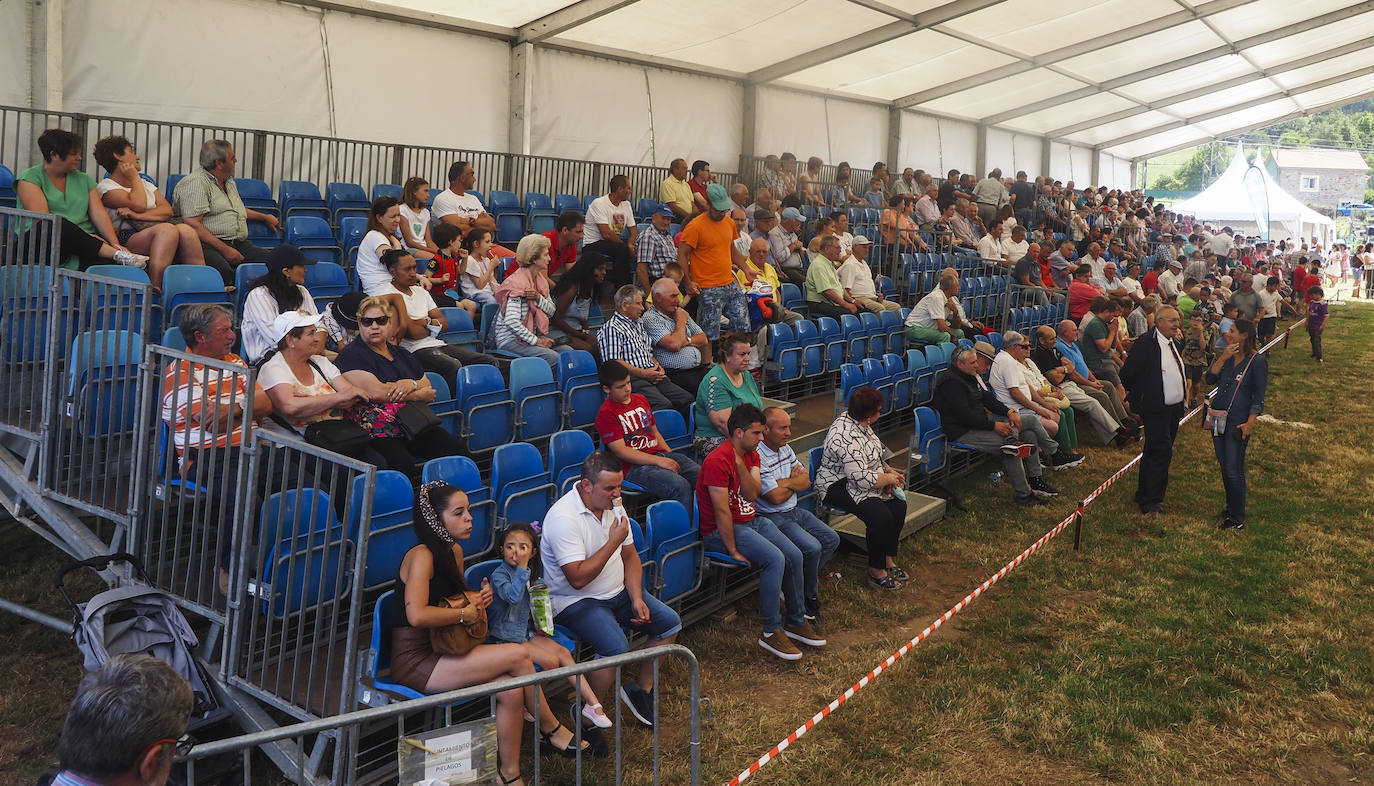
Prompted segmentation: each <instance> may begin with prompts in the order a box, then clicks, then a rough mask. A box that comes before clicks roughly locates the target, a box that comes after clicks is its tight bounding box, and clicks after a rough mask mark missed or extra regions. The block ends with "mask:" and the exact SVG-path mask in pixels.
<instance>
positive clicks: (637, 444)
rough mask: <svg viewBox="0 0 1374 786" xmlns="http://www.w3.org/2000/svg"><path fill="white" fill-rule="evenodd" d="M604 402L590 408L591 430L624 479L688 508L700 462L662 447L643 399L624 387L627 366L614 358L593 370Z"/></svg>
mask: <svg viewBox="0 0 1374 786" xmlns="http://www.w3.org/2000/svg"><path fill="white" fill-rule="evenodd" d="M597 375H598V377H599V378H600V381H601V389H602V390H603V391H605V392H606V401H605V402H604V403H603V404H602V405H601V410H600V411H599V412H597V413H596V433H597V435H598V436H599V437H600V438H601V444H602V445H603V446H605V448H606V450H607V451H609V452H610V453H611V455H613V456H615V457H616V458H618V459H620V464H621V472H624V473H625V482H626V483H629V484H632V485H635V486H638V487H639V488H642V489H644V490H645V491H646V492H648V493H650V494H652V495H654V496H655V497H658V498H659V499H675V500H677V501H678V502H680V503H682V507H684V508H686V509H687V511H688V512H689V513H690V512H691V510H692V493H693V490H694V489H695V488H696V485H697V473H698V471H699V470H700V467H699V466H698V465H697V463H696V461H694V460H693V459H692V458H691V457H690V456H687V455H686V454H683V453H675V452H673V451H670V450H668V443H667V442H666V441H664V439H663V435H662V434H661V433H659V430H658V425H657V422H656V421H655V420H654V412H653V410H652V409H650V407H649V400H648V399H646V398H644V396H642V395H640V394H638V393H634V392H632V391H631V390H630V371H629V369H627V368H625V365H624V364H623V363H621V362H620V361H618V360H608V361H606V362H605V363H602V364H601V368H599V369H598V370H597Z"/></svg>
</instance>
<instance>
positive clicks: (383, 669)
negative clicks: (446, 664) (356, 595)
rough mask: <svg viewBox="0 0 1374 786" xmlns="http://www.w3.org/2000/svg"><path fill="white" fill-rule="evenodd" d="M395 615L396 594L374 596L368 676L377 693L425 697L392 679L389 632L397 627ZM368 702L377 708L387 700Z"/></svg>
mask: <svg viewBox="0 0 1374 786" xmlns="http://www.w3.org/2000/svg"><path fill="white" fill-rule="evenodd" d="M395 615H396V591H395V590H387V591H386V592H383V593H382V594H381V595H379V596H377V601H376V604H375V605H374V606H373V607H372V639H371V645H370V646H369V647H368V652H367V665H366V671H367V676H368V677H369V678H370V679H371V681H372V687H373V688H374V689H376V690H378V691H385V692H387V693H394V694H396V695H397V696H400V697H401V698H403V699H419V698H422V697H424V695H425V694H423V693H420V692H419V691H416V690H413V689H411V688H407V687H406V686H404V685H402V684H400V683H399V682H393V681H392V680H391V629H392V628H393V627H394V626H395V624H396V620H395ZM371 703H372V704H374V705H380V704H385V703H386V700H385V699H383V698H380V697H379V698H378V699H376V700H374V701H372V702H371Z"/></svg>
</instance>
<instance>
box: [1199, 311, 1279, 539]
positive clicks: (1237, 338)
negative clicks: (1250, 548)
mask: <svg viewBox="0 0 1374 786" xmlns="http://www.w3.org/2000/svg"><path fill="white" fill-rule="evenodd" d="M1223 338H1224V339H1225V340H1226V349H1224V350H1222V352H1221V353H1220V354H1219V355H1218V356H1217V359H1216V360H1214V361H1212V365H1211V366H1210V367H1208V369H1207V382H1208V383H1209V384H1215V385H1216V386H1217V387H1216V391H1215V392H1214V393H1213V395H1212V401H1211V404H1210V405H1209V408H1208V410H1207V417H1206V418H1204V424H1205V426H1206V427H1207V428H1208V429H1210V430H1211V432H1212V447H1213V448H1215V449H1216V454H1217V463H1219V464H1220V465H1221V485H1222V487H1223V488H1224V489H1225V490H1226V510H1225V511H1224V512H1223V513H1222V521H1221V528H1222V529H1245V492H1246V485H1245V449H1246V448H1247V447H1249V445H1250V435H1251V434H1253V433H1254V431H1255V421H1256V419H1257V418H1258V417H1259V416H1260V414H1261V413H1263V412H1264V391H1265V387H1266V386H1267V385H1268V383H1269V361H1268V360H1267V359H1266V358H1265V356H1264V355H1261V354H1259V345H1258V341H1257V340H1256V338H1255V323H1254V322H1252V321H1251V320H1248V319H1237V320H1236V321H1235V322H1234V323H1232V325H1231V329H1230V330H1228V331H1226V334H1225V335H1224V336H1223Z"/></svg>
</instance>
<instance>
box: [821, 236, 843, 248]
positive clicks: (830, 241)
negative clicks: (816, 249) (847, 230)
mask: <svg viewBox="0 0 1374 786" xmlns="http://www.w3.org/2000/svg"><path fill="white" fill-rule="evenodd" d="M839 244H840V239H839V238H837V237H835V236H834V235H826V236H825V237H823V238H821V246H820V248H821V251H824V250H826V249H827V248H830V247H831V246H838V245H839Z"/></svg>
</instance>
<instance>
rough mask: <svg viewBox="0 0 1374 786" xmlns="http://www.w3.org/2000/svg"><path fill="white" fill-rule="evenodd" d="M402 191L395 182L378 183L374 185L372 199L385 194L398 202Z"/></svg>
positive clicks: (435, 190) (434, 190)
mask: <svg viewBox="0 0 1374 786" xmlns="http://www.w3.org/2000/svg"><path fill="white" fill-rule="evenodd" d="M430 190H431V191H433V192H435V193H437V192H438V191H439V189H437V188H435V189H430ZM401 191H402V189H401V187H400V186H398V185H396V184H395V183H377V184H376V185H374V186H372V201H375V200H377V199H379V198H381V197H384V196H389V197H391V198H392V199H395V200H396V201H397V202H399V201H401Z"/></svg>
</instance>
